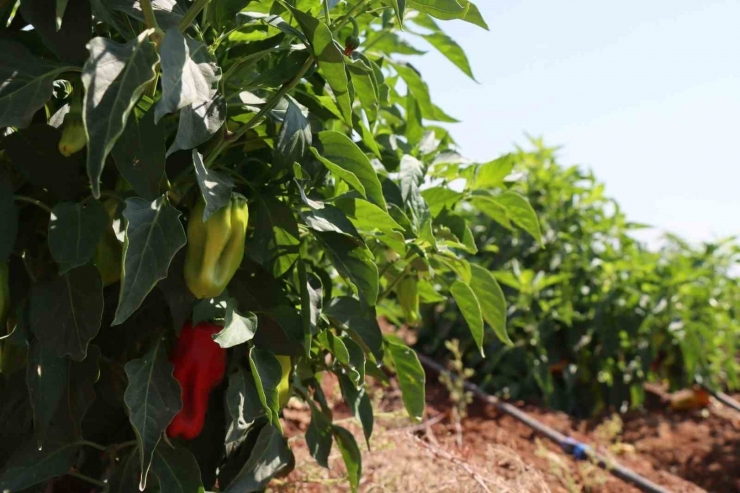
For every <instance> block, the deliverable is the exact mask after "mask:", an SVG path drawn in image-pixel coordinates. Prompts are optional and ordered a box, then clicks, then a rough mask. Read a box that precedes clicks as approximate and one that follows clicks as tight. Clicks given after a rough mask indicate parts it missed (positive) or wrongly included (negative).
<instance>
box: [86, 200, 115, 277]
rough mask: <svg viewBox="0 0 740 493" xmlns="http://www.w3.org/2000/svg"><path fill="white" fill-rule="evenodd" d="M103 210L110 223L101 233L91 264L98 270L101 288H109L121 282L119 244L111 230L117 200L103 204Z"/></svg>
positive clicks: (113, 231)
mask: <svg viewBox="0 0 740 493" xmlns="http://www.w3.org/2000/svg"><path fill="white" fill-rule="evenodd" d="M103 205H104V206H105V210H106V211H108V216H109V217H110V220H111V223H110V224H109V225H108V228H107V229H106V230H105V233H103V237H102V238H101V239H100V242H98V246H97V247H96V248H95V255H94V256H93V264H95V267H97V268H98V272H100V276H101V277H102V278H103V286H110V285H111V284H113V283H116V282H118V281H120V280H121V256H122V249H121V242H120V241H118V238H117V237H116V232H115V230H114V229H113V219H114V218H115V215H116V209H117V208H118V200H116V199H110V200H107V201H106V202H105V203H104V204H103Z"/></svg>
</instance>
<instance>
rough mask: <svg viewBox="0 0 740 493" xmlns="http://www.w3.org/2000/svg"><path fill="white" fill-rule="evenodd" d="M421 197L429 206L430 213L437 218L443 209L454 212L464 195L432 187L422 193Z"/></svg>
mask: <svg viewBox="0 0 740 493" xmlns="http://www.w3.org/2000/svg"><path fill="white" fill-rule="evenodd" d="M421 196H422V197H424V200H426V202H427V205H429V212H430V213H431V214H432V216H434V217H437V216H438V215H439V213H440V212H442V210H443V209H448V210H452V209H453V208H454V207H455V204H457V202H459V201H460V200H461V199H462V197H463V195H462V194H461V193H460V192H456V191H454V190H452V189H451V188H447V187H444V186H442V187H432V188H427V189H425V190H422V191H421Z"/></svg>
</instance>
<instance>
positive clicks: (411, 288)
mask: <svg viewBox="0 0 740 493" xmlns="http://www.w3.org/2000/svg"><path fill="white" fill-rule="evenodd" d="M418 284H419V281H418V279H417V278H416V276H415V275H414V276H406V277H404V278H403V279H401V280H400V281H398V284H396V295H397V296H398V303H399V304H400V305H401V311H403V317H404V319H405V320H406V323H408V324H409V325H415V324H416V323H417V322H419V287H418Z"/></svg>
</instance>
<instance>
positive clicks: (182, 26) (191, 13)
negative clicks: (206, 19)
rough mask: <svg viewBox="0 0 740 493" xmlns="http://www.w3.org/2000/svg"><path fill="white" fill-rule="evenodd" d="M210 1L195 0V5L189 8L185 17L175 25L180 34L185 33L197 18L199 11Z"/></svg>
mask: <svg viewBox="0 0 740 493" xmlns="http://www.w3.org/2000/svg"><path fill="white" fill-rule="evenodd" d="M210 1H211V0H195V3H193V5H191V6H190V8H189V9H188V11H187V12H185V15H184V16H182V19H181V20H180V23H179V24H178V25H177V28H178V29H179V30H180V32H185V31H186V30H187V29H188V27H190V24H191V23H192V22H193V21H194V20H195V18H196V17H198V14H200V11H201V10H203V9H204V8H205V6H206V5H208V2H210Z"/></svg>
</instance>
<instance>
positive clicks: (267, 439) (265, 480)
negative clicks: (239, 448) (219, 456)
mask: <svg viewBox="0 0 740 493" xmlns="http://www.w3.org/2000/svg"><path fill="white" fill-rule="evenodd" d="M276 361H277V360H276ZM278 365H280V363H278ZM294 462H295V459H294V457H293V452H291V451H290V448H288V442H287V440H285V437H283V435H282V433H281V432H280V430H279V429H277V428H276V427H274V426H271V425H266V426H264V427H263V428H262V430H260V434H259V436H257V442H256V443H255V444H254V447H253V448H252V453H251V454H250V455H249V459H248V460H247V462H246V463H245V464H244V466H243V467H242V468H241V470H240V471H239V473H238V474H237V475H236V477H235V478H234V480H233V481H232V482H231V483H230V484H229V486H228V488H226V490H225V491H224V493H251V492H257V491H263V490H264V488H265V487H266V486H267V485H268V484H269V482H270V481H271V480H272V478H274V477H275V476H277V475H278V474H284V473H286V472H287V471H289V470H290V469H291V468H292V467H293V464H294Z"/></svg>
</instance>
